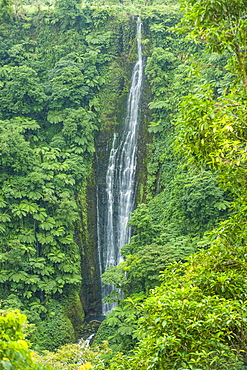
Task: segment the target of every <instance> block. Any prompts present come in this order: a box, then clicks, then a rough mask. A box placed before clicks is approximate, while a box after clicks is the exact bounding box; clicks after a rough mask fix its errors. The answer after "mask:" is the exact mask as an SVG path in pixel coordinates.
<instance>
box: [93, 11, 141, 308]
mask: <svg viewBox="0 0 247 370" xmlns="http://www.w3.org/2000/svg"><path fill="white" fill-rule="evenodd" d="M141 29H142V23H141V21H140V19H139V18H138V22H137V36H136V38H137V51H138V59H137V62H136V64H135V66H134V68H133V72H132V78H131V87H130V92H129V97H128V104H127V114H126V119H125V123H124V129H123V132H122V134H119V135H117V134H114V137H113V142H112V147H111V151H110V156H109V162H108V168H107V172H106V190H105V191H106V197H105V199H106V202H105V204H104V216H103V215H100V214H99V210H100V208H102V207H99V205H98V207H97V208H98V216H97V223H98V225H97V228H98V252H99V263H100V273H101V274H102V273H103V272H104V271H105V269H106V268H107V267H109V266H115V265H117V264H118V263H119V262H120V261H121V256H120V250H121V248H122V247H123V246H124V245H125V244H128V243H129V241H130V236H131V229H130V227H127V223H128V220H129V216H130V214H131V212H133V210H134V203H135V174H136V157H137V139H138V126H139V117H138V111H139V102H140V96H141V88H142V77H143V61H142V49H141ZM111 290H112V287H111V286H104V285H103V286H102V300H103V298H104V297H105V296H107V295H108V294H109V293H110V292H111ZM113 307H114V305H113V304H108V303H103V308H102V314H103V315H105V314H107V313H108V312H110V311H111V310H112V308H113Z"/></svg>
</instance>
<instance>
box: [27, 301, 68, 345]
mask: <svg viewBox="0 0 247 370" xmlns="http://www.w3.org/2000/svg"><path fill="white" fill-rule="evenodd" d="M46 308H47V312H46V313H45V314H43V315H42V321H40V320H38V321H36V323H35V324H36V325H35V329H34V331H33V333H32V334H31V341H32V342H33V343H35V345H34V349H35V350H36V351H39V352H40V351H42V350H45V349H47V348H49V350H51V351H52V350H55V349H56V348H58V347H60V346H61V345H64V344H67V343H73V342H74V341H75V334H74V329H73V326H72V324H71V321H70V320H69V319H68V317H67V316H66V315H65V312H64V309H63V307H62V305H61V304H60V303H59V302H58V301H55V300H53V301H51V302H50V303H47V304H46Z"/></svg>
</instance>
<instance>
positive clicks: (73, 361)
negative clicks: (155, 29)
mask: <svg viewBox="0 0 247 370" xmlns="http://www.w3.org/2000/svg"><path fill="white" fill-rule="evenodd" d="M109 352H110V350H109V348H108V347H107V343H104V344H103V346H101V348H100V347H98V348H94V349H93V350H92V349H90V348H89V346H88V344H87V343H86V342H84V341H83V340H81V341H80V343H79V344H69V345H66V346H62V347H60V348H59V349H57V350H56V351H55V352H49V351H44V352H43V353H42V354H41V355H37V354H36V357H37V360H38V361H39V362H41V363H43V364H44V365H51V366H52V369H55V370H56V369H58V370H60V369H63V370H69V369H75V370H89V369H96V370H103V369H106V367H105V358H106V357H107V355H108V353H109Z"/></svg>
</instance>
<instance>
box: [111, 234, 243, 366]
mask: <svg viewBox="0 0 247 370" xmlns="http://www.w3.org/2000/svg"><path fill="white" fill-rule="evenodd" d="M246 267H247V265H246V258H245V247H242V246H238V245H231V246H230V248H229V247H228V248H226V246H225V245H224V244H222V242H221V241H220V240H216V241H215V242H214V244H213V246H212V247H211V248H209V249H208V250H204V251H201V252H200V253H196V254H194V255H192V256H191V257H190V259H189V261H188V262H187V263H183V264H174V265H171V267H170V268H169V269H166V270H165V271H164V273H163V274H162V284H161V286H160V287H158V288H156V289H155V290H153V291H152V293H151V294H150V296H149V297H148V298H147V299H146V300H145V301H144V303H143V304H139V305H137V307H136V310H137V311H141V318H140V319H139V324H138V325H139V326H138V328H137V330H136V335H137V336H138V338H139V343H138V345H137V347H136V350H135V355H133V356H132V357H131V358H130V359H129V365H127V363H128V361H126V363H125V362H124V364H126V368H127V369H128V368H129V369H147V367H148V366H152V368H154V369H185V368H186V369H199V368H200V369H201V368H203V369H221V368H222V369H229V368H233V369H239V368H240V363H241V353H242V354H243V355H244V356H245V351H246V340H245V332H246V320H247V319H246V313H247V312H246V305H245V299H246V282H245V281H244V279H243V278H242V276H243V275H244V274H245V271H246ZM202 333H203V335H202ZM126 360H127V358H126ZM117 364H119V360H118V358H117V357H116V358H115V359H114V361H113V365H112V367H111V368H112V369H115V368H118V365H117ZM120 368H121V367H120Z"/></svg>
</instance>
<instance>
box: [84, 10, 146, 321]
mask: <svg viewBox="0 0 247 370" xmlns="http://www.w3.org/2000/svg"><path fill="white" fill-rule="evenodd" d="M123 23H124V24H120V26H119V32H118V40H117V44H118V55H117V57H116V59H115V60H114V62H113V63H112V65H111V67H110V69H109V72H108V73H107V78H106V81H107V82H106V84H105V86H104V88H103V89H102V91H101V92H100V106H101V111H100V119H101V129H100V130H99V132H98V134H97V136H96V139H95V146H96V153H95V161H94V166H93V170H92V174H91V180H90V182H89V183H88V187H87V194H86V199H87V222H86V223H87V225H85V221H84V231H83V232H82V234H83V235H84V238H85V235H88V237H87V238H86V240H85V239H84V241H83V242H82V243H83V245H84V251H83V255H82V278H83V288H82V292H81V296H82V301H83V305H84V309H85V313H86V315H87V316H92V315H97V314H99V313H100V312H101V288H100V269H99V256H98V250H97V238H98V236H97V208H98V212H99V217H101V216H100V215H102V214H103V213H104V209H105V206H106V193H105V188H106V172H107V167H108V162H109V155H110V150H111V146H112V140H113V135H114V133H120V132H121V131H122V129H123V124H124V121H125V116H126V110H127V99H128V94H129V89H130V84H131V74H132V69H133V66H134V64H135V61H136V55H137V50H136V17H134V16H133V17H130V18H129V19H128V22H127V21H125V22H123ZM144 61H145V56H144ZM149 95H150V91H149V87H148V84H147V82H146V80H145V77H144V79H143V94H142V97H141V101H140V104H139V114H140V128H139V137H138V154H137V171H136V181H137V187H136V189H137V192H136V198H138V199H139V200H142V201H143V200H144V199H145V183H146V174H147V171H146V159H147V149H146V146H147V142H148V140H149V135H148V133H147V121H148V113H147V101H148V98H149ZM85 226H86V229H87V230H85Z"/></svg>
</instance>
